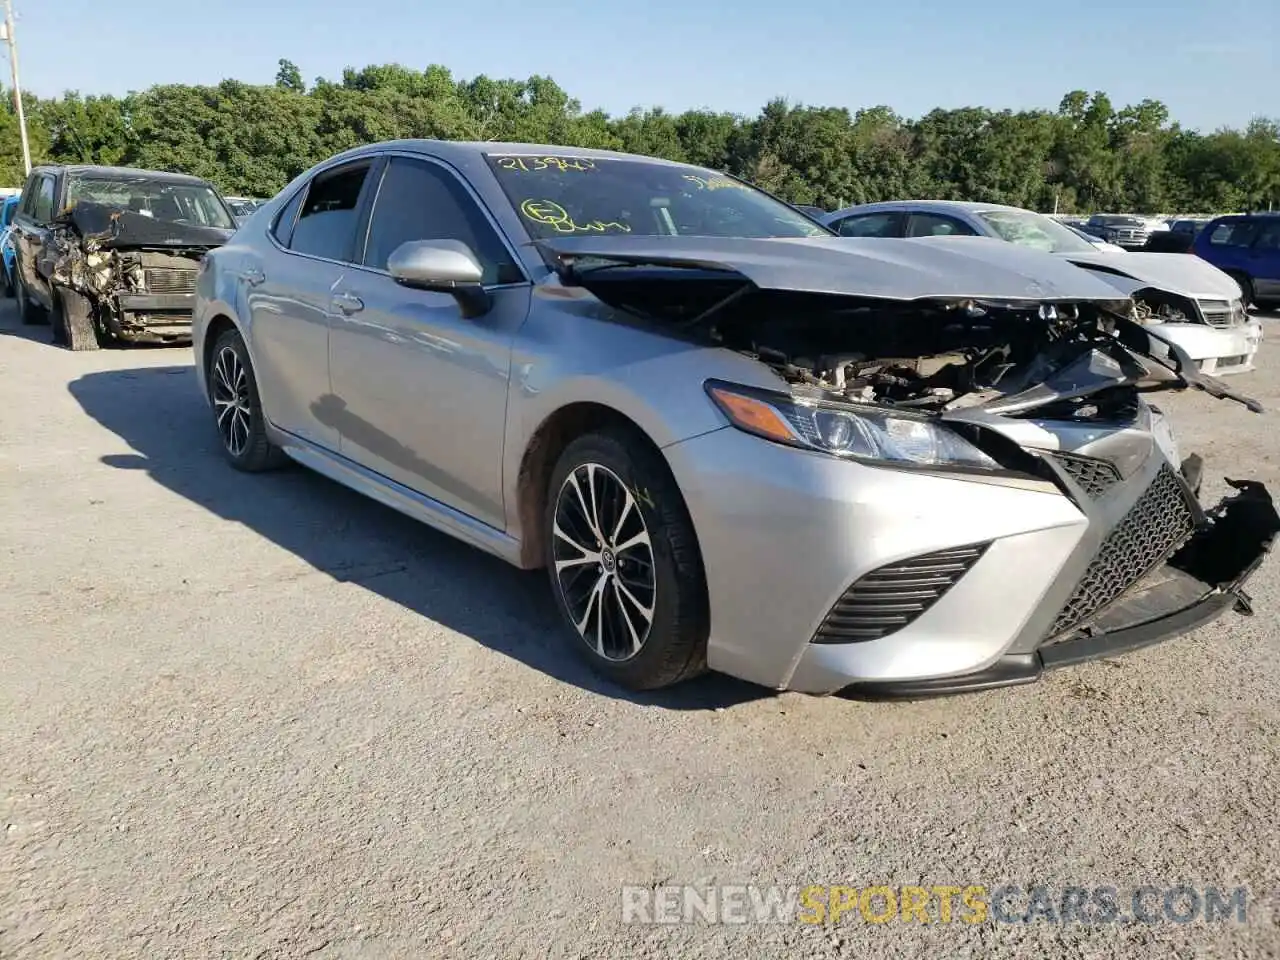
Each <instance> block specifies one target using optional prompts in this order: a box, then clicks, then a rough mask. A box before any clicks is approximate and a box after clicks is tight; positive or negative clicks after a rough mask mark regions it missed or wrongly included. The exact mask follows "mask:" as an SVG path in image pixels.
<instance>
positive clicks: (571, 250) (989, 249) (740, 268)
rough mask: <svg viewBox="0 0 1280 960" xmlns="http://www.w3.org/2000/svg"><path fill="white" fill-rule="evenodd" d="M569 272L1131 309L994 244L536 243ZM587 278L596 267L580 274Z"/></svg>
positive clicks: (1114, 296)
mask: <svg viewBox="0 0 1280 960" xmlns="http://www.w3.org/2000/svg"><path fill="white" fill-rule="evenodd" d="M535 242H536V243H537V244H538V246H539V247H540V248H541V249H542V250H543V251H544V252H546V253H549V254H551V255H552V256H553V257H555V258H556V259H557V260H558V261H559V262H560V263H561V264H562V265H568V264H572V263H573V262H574V261H576V260H578V259H579V258H586V259H602V260H608V261H613V262H617V263H630V264H635V265H638V266H655V267H682V268H689V269H705V270H718V271H726V272H732V273H736V274H738V275H740V276H741V277H743V278H744V279H745V280H747V281H749V282H750V283H752V284H753V285H755V286H756V287H758V288H760V289H765V290H788V291H798V292H807V293H827V294H836V295H840V296H853V297H869V298H876V299H883V300H925V299H928V300H967V299H974V300H1023V301H1050V302H1063V301H1095V302H1103V303H1124V302H1125V301H1127V300H1128V297H1127V296H1126V295H1123V294H1119V295H1118V291H1117V289H1116V287H1115V285H1114V284H1112V283H1109V282H1107V281H1106V280H1105V279H1103V278H1101V277H1098V276H1096V275H1095V274H1093V273H1092V272H1088V271H1085V270H1081V269H1079V268H1077V267H1076V266H1075V265H1074V264H1072V263H1071V262H1070V261H1068V260H1065V259H1064V258H1062V257H1059V256H1056V255H1054V254H1050V253H1044V252H1041V251H1039V250H1031V249H1028V248H1026V247H1020V246H1018V245H1016V244H1012V243H1006V242H1005V241H1003V240H994V239H991V238H989V237H920V238H913V239H909V240H908V239H902V240H899V239H885V238H879V237H877V238H859V237H813V238H803V239H748V238H740V237H668V236H636V235H625V234H624V235H605V236H594V237H564V238H560V237H555V238H551V239H547V240H539V241H535ZM577 266H580V268H581V269H582V270H583V271H584V272H585V271H589V270H590V269H591V266H587V265H577Z"/></svg>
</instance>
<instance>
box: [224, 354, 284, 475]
mask: <svg viewBox="0 0 1280 960" xmlns="http://www.w3.org/2000/svg"><path fill="white" fill-rule="evenodd" d="M205 379H206V381H207V383H208V386H209V402H210V404H211V405H212V407H213V416H214V424H215V426H216V427H217V429H218V439H219V440H220V441H221V442H222V453H223V456H225V457H226V458H227V460H228V461H230V463H231V465H232V466H233V467H235V468H236V469H237V470H243V471H245V472H246V473H259V472H261V471H263V470H272V469H275V468H276V467H279V466H282V465H283V464H284V463H285V462H286V459H287V458H286V457H285V455H284V452H283V451H281V449H280V448H279V447H277V446H276V445H275V444H273V443H272V442H271V441H270V440H269V439H267V425H266V418H265V417H264V416H263V413H262V401H261V399H259V397H258V381H257V379H256V378H255V377H254V373H253V363H252V362H251V361H250V359H249V350H248V348H247V347H246V346H245V344H244V339H243V338H242V337H241V336H240V332H239V331H238V330H234V329H232V330H227V331H226V332H224V333H223V334H222V335H221V336H219V337H218V339H217V341H216V342H215V343H214V345H213V353H212V357H211V359H210V362H209V369H208V371H206V376H205Z"/></svg>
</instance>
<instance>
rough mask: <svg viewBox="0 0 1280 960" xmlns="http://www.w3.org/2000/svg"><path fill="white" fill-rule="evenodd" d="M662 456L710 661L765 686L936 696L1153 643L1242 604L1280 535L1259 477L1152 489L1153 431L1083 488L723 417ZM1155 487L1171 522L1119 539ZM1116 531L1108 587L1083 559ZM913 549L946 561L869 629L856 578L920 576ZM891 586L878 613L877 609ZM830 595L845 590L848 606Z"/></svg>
mask: <svg viewBox="0 0 1280 960" xmlns="http://www.w3.org/2000/svg"><path fill="white" fill-rule="evenodd" d="M664 452H665V453H666V455H667V459H668V462H669V464H670V465H671V468H672V471H673V473H674V474H675V476H676V480H677V482H678V483H679V485H680V488H681V490H682V491H683V492H684V494H685V499H686V502H687V504H688V507H689V512H690V515H691V517H692V519H693V522H694V526H695V528H696V530H697V534H698V541H699V546H700V548H701V551H702V555H703V561H704V568H705V570H706V577H707V587H708V599H709V603H710V613H711V618H710V619H711V631H710V637H709V642H708V665H709V666H710V667H711V668H712V669H714V670H719V671H721V672H724V673H728V674H731V675H733V676H737V677H740V678H742V679H745V680H749V681H751V682H754V683H759V684H762V685H764V686H769V687H773V688H776V689H792V690H798V691H803V692H808V693H834V692H836V691H839V690H843V689H845V688H850V687H852V688H853V689H854V690H855V691H858V692H861V693H864V694H868V695H898V696H924V695H930V694H936V693H952V692H958V691H960V690H973V689H983V688H985V687H990V686H1002V685H1006V684H1009V683H1020V682H1027V681H1030V680H1034V679H1036V677H1038V676H1039V674H1040V673H1041V672H1042V671H1043V670H1045V669H1048V668H1050V667H1053V666H1059V665H1063V664H1066V663H1071V662H1076V661H1078V660H1081V659H1088V658H1092V657H1097V656H1104V655H1109V654H1111V653H1115V652H1118V651H1120V650H1123V649H1129V648H1132V647H1136V646H1143V645H1146V644H1148V643H1153V642H1156V641H1157V640H1161V639H1164V638H1166V637H1169V636H1173V635H1175V634H1179V633H1183V632H1186V631H1187V630H1190V629H1193V628H1195V627H1197V626H1200V625H1201V624H1203V623H1206V622H1208V621H1209V620H1211V619H1213V618H1214V617H1216V616H1218V615H1219V614H1221V613H1222V612H1223V611H1225V610H1227V609H1228V608H1230V607H1232V606H1233V605H1235V606H1237V607H1241V608H1242V607H1243V606H1246V605H1247V600H1246V599H1245V595H1244V593H1243V589H1242V585H1243V583H1244V582H1245V580H1246V579H1247V577H1248V576H1249V575H1250V573H1252V571H1253V569H1255V568H1256V567H1257V565H1258V563H1259V562H1260V561H1261V558H1262V556H1263V555H1264V554H1265V553H1266V552H1267V550H1268V549H1269V548H1270V545H1271V542H1272V541H1273V540H1274V538H1275V536H1276V535H1277V532H1280V514H1277V512H1276V510H1275V508H1274V506H1273V505H1272V503H1271V499H1270V497H1269V495H1268V494H1267V492H1266V491H1265V489H1263V488H1261V487H1260V486H1255V485H1249V486H1248V488H1247V489H1246V490H1244V491H1242V492H1241V493H1240V494H1238V495H1237V496H1236V497H1235V498H1233V499H1231V500H1229V501H1228V503H1227V504H1226V505H1225V506H1223V507H1222V508H1221V510H1220V511H1219V510H1217V509H1215V511H1210V512H1209V513H1208V514H1207V515H1206V514H1205V513H1204V512H1203V511H1201V510H1200V508H1199V507H1198V505H1195V504H1194V496H1193V494H1192V493H1191V487H1194V486H1195V483H1194V482H1192V483H1191V484H1190V486H1189V485H1188V482H1187V481H1188V480H1191V478H1187V479H1186V480H1184V479H1177V480H1176V481H1172V482H1173V484H1174V487H1170V483H1171V481H1170V479H1169V478H1170V476H1171V475H1173V476H1175V477H1176V476H1177V475H1176V474H1174V472H1173V470H1172V469H1171V468H1170V466H1169V464H1168V461H1167V460H1166V459H1165V455H1164V454H1163V453H1162V452H1161V450H1160V449H1159V447H1158V445H1157V444H1155V442H1154V441H1153V442H1152V443H1151V452H1150V455H1149V457H1148V459H1147V461H1146V462H1145V463H1144V464H1142V465H1140V466H1138V467H1137V468H1136V469H1134V470H1133V471H1132V472H1130V474H1129V475H1128V476H1127V477H1124V478H1123V479H1121V480H1117V481H1116V482H1115V484H1114V486H1113V487H1111V488H1109V489H1108V490H1107V491H1106V492H1096V494H1095V495H1096V500H1092V499H1091V495H1090V494H1087V493H1086V492H1085V488H1084V487H1083V486H1080V487H1076V486H1073V485H1071V484H1068V485H1066V486H1063V487H1061V488H1060V486H1059V485H1058V484H1055V483H1051V482H1049V481H1018V480H1013V479H1009V480H1004V481H998V480H996V478H992V477H983V478H974V477H968V478H965V477H960V476H954V475H950V476H944V475H940V474H937V473H924V472H917V471H909V470H899V469H889V468H879V467H869V466H865V465H861V464H857V463H849V462H842V461H839V460H837V459H836V458H833V457H828V456H825V455H821V454H816V453H807V452H804V451H799V450H793V449H790V448H786V447H780V446H777V445H774V444H770V443H767V442H765V441H761V440H758V439H756V438H754V437H750V436H747V435H745V434H743V433H741V432H740V431H737V430H735V429H733V428H731V427H726V428H724V429H721V430H718V431H714V432H712V433H709V434H705V435H703V436H700V437H696V438H694V439H691V440H687V441H684V442H682V443H678V444H675V445H672V446H670V447H667V448H666V449H665V451H664ZM1189 459H1190V460H1191V461H1192V462H1195V458H1189ZM1157 479H1159V480H1160V481H1161V484H1162V485H1157V483H1156V481H1157ZM1086 482H1089V483H1091V482H1093V481H1092V480H1089V479H1088V478H1086ZM1157 486H1159V489H1161V490H1163V491H1164V493H1165V495H1166V501H1165V506H1167V505H1168V500H1167V497H1168V496H1169V495H1171V494H1170V491H1171V490H1172V491H1173V494H1172V495H1175V496H1176V497H1180V498H1183V499H1184V500H1185V504H1184V508H1183V509H1184V513H1183V514H1181V515H1180V516H1181V521H1180V522H1184V523H1185V529H1178V530H1171V531H1164V532H1163V534H1162V535H1166V534H1167V536H1165V539H1164V540H1159V538H1157V539H1156V540H1155V541H1151V542H1150V543H1148V542H1145V541H1143V542H1139V541H1132V542H1130V540H1126V538H1131V536H1132V530H1129V529H1128V528H1126V526H1125V523H1126V521H1128V520H1131V518H1132V517H1133V515H1134V514H1135V513H1142V512H1143V511H1144V510H1145V511H1147V514H1151V505H1150V503H1149V501H1150V499H1151V491H1152V490H1153V489H1156V488H1157ZM1175 487H1176V490H1175V489H1174V488H1175ZM1066 489H1070V490H1072V491H1073V495H1072V496H1067V495H1066V494H1065V493H1064V490H1066ZM1144 504H1146V506H1144ZM1154 516H1155V517H1156V518H1157V520H1158V519H1159V518H1160V517H1162V516H1164V514H1163V513H1161V512H1160V511H1159V510H1157V511H1155V513H1154ZM1196 525H1198V527H1199V530H1198V532H1196V533H1195V534H1194V535H1192V536H1191V538H1190V540H1187V536H1188V535H1190V534H1191V531H1192V530H1193V529H1195V526H1196ZM1131 526H1132V524H1131V523H1130V527H1131ZM1126 530H1128V532H1125V531H1126ZM1112 534H1114V535H1115V536H1111V535H1112ZM1116 537H1119V538H1120V541H1121V542H1120V544H1119V546H1120V547H1124V548H1126V549H1127V548H1130V547H1132V548H1135V549H1136V550H1137V551H1138V552H1137V554H1135V556H1137V555H1140V557H1141V559H1140V560H1139V561H1138V563H1139V564H1140V566H1141V568H1140V569H1139V568H1138V567H1136V566H1134V564H1127V565H1126V563H1122V562H1120V561H1119V560H1117V561H1115V562H1116V563H1118V564H1119V566H1115V565H1114V564H1113V566H1114V567H1115V569H1116V570H1117V571H1118V574H1117V577H1116V584H1117V585H1116V586H1115V588H1114V589H1112V587H1111V586H1108V585H1107V584H1106V583H1104V584H1102V585H1101V586H1100V587H1099V585H1098V584H1097V583H1094V582H1091V581H1090V578H1091V577H1093V578H1095V579H1096V578H1097V572H1098V569H1099V562H1100V559H1105V555H1106V553H1107V551H1108V550H1110V551H1111V554H1113V555H1115V556H1117V557H1121V558H1123V557H1124V556H1126V554H1125V551H1124V550H1120V551H1119V552H1117V550H1116V549H1115V546H1116V545H1115V544H1114V543H1113V544H1111V546H1110V547H1109V546H1108V538H1110V539H1111V540H1115V539H1116ZM1175 541H1176V542H1175ZM1184 543H1185V545H1182V544H1184ZM1180 545H1181V546H1180ZM1166 546H1167V549H1165V547H1166ZM1179 547H1180V548H1179ZM1175 549H1176V550H1177V552H1176V553H1174V551H1175ZM1170 554H1173V556H1170ZM922 558H923V560H922ZM1113 559H1114V558H1113ZM913 562H924V563H925V564H927V567H926V569H925V573H926V574H928V575H932V574H933V573H936V572H937V571H938V570H941V569H943V568H947V569H953V568H959V567H963V570H961V572H960V573H959V574H956V575H955V576H954V582H952V583H951V584H949V585H948V586H947V587H945V588H944V589H943V590H942V591H941V592H940V593H937V591H935V593H937V595H936V596H932V597H931V599H930V600H929V602H928V603H927V604H926V605H925V608H924V609H923V610H918V609H917V610H915V611H914V612H913V613H912V614H911V616H910V617H909V618H908V620H907V622H904V623H900V625H898V626H896V627H895V628H894V629H893V630H892V631H891V632H888V633H887V634H885V635H877V634H876V632H875V631H874V630H871V631H867V630H866V629H865V628H866V627H867V624H868V622H870V621H868V620H867V619H866V610H867V605H866V603H865V602H864V601H865V597H864V598H862V599H859V598H858V597H857V596H856V595H854V594H855V592H856V591H855V588H857V587H858V585H859V584H864V585H866V584H870V585H871V588H872V589H873V590H880V591H886V590H892V589H896V587H895V581H893V578H895V577H897V578H901V577H910V576H913V575H914V574H915V573H919V572H920V571H919V570H918V569H912V568H911V564H912V563H913ZM1149 568H1154V569H1149ZM885 571H888V574H885ZM869 574H870V575H872V576H868V575H869ZM877 577H881V581H880V582H873V581H876V578H877ZM1135 581H1136V582H1135ZM896 582H897V583H898V584H901V583H902V582H903V581H901V580H900V579H899V580H898V581H896ZM851 585H852V586H851ZM908 585H911V584H910V583H909V584H908ZM915 585H916V586H919V584H918V583H917V584H915ZM1086 587H1087V588H1088V589H1086ZM1082 591H1084V592H1085V594H1087V595H1088V598H1089V602H1088V603H1083V602H1082V601H1081V599H1080V597H1081V592H1082ZM851 596H852V600H851V599H850V598H851ZM875 596H877V597H878V598H879V601H884V599H885V597H886V596H887V594H885V593H883V592H882V593H880V594H876V595H875ZM899 599H901V597H900V596H899V595H896V594H895V595H894V596H892V597H889V600H890V601H892V602H891V603H890V604H889V605H888V606H887V607H886V606H881V607H879V608H876V609H877V610H878V611H880V612H884V611H886V610H887V611H889V612H890V613H892V612H893V611H894V610H896V609H899V608H897V607H895V606H894V603H895V602H896V601H897V600H899ZM1095 601H1096V602H1095ZM842 603H843V604H845V605H846V606H848V605H850V604H852V607H853V608H856V607H858V605H859V604H860V603H861V604H862V607H861V608H860V613H859V612H858V611H854V613H857V616H854V613H851V612H850V609H852V608H850V609H843V610H842V608H841V604H842ZM1073 604H1074V605H1075V606H1073ZM917 606H918V605H917ZM1077 608H1079V610H1077ZM901 609H905V607H903V608H901ZM1069 611H1075V612H1080V611H1083V612H1081V614H1080V616H1079V617H1076V616H1075V613H1072V616H1066V614H1067V613H1068V612H1069ZM829 614H831V617H829ZM858 616H861V617H862V619H858ZM833 620H834V622H835V623H836V625H837V627H836V629H835V634H834V635H830V634H831V630H830V629H829V627H830V624H831V623H832V622H833ZM1076 621H1078V622H1079V623H1081V624H1084V625H1085V626H1087V628H1088V630H1087V631H1086V630H1081V629H1077V627H1076ZM850 624H853V626H852V627H850V626H849V625H850ZM841 625H843V627H844V628H847V632H846V633H845V635H844V636H840V635H839V632H840V628H841ZM859 630H862V631H863V632H862V634H859ZM823 631H827V633H826V634H824V633H823ZM815 640H817V641H818V642H814V641H815Z"/></svg>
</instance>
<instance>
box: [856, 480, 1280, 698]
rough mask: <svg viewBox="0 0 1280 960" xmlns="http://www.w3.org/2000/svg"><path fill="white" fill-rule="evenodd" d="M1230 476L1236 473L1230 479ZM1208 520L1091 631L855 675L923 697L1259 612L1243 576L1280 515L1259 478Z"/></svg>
mask: <svg viewBox="0 0 1280 960" xmlns="http://www.w3.org/2000/svg"><path fill="white" fill-rule="evenodd" d="M1228 482H1231V481H1228ZM1232 485H1233V486H1236V487H1237V489H1238V490H1239V492H1238V493H1237V494H1236V495H1234V496H1232V497H1229V498H1227V499H1226V500H1224V501H1223V502H1222V504H1220V505H1219V506H1218V507H1217V508H1215V509H1214V510H1213V511H1210V514H1209V516H1210V517H1211V518H1213V519H1212V523H1211V525H1207V526H1205V527H1203V528H1202V529H1201V530H1200V531H1199V532H1198V533H1197V534H1196V535H1195V536H1194V537H1193V538H1192V539H1191V540H1190V541H1188V543H1187V544H1186V545H1185V546H1184V547H1183V548H1182V549H1180V550H1179V551H1178V552H1177V553H1175V554H1174V555H1173V556H1172V557H1170V558H1169V560H1168V561H1166V562H1165V563H1164V564H1162V565H1161V566H1160V567H1159V568H1157V569H1156V570H1155V571H1153V572H1152V573H1151V574H1149V575H1147V576H1146V577H1144V578H1143V579H1142V580H1140V581H1139V582H1138V583H1137V584H1135V585H1134V586H1133V587H1132V588H1130V589H1129V590H1128V591H1126V592H1125V593H1124V594H1122V595H1121V597H1120V598H1119V599H1117V600H1116V601H1115V603H1114V604H1113V605H1112V606H1111V607H1109V608H1108V609H1107V611H1106V612H1105V613H1104V615H1103V616H1101V617H1100V618H1099V619H1098V620H1097V621H1096V622H1095V623H1093V624H1092V625H1091V626H1090V628H1089V629H1088V630H1087V631H1080V632H1078V633H1076V634H1074V635H1072V636H1070V637H1068V638H1065V639H1061V640H1058V641H1055V642H1050V643H1047V644H1045V645H1043V646H1041V647H1039V648H1038V649H1036V650H1035V651H1033V652H1031V653H1024V654H1009V655H1006V656H1003V657H1001V658H1000V659H999V660H997V661H995V662H994V663H992V664H991V665H990V666H988V667H986V668H984V669H982V670H978V671H974V672H973V673H970V674H963V675H960V676H952V677H935V678H929V679H923V680H916V681H905V682H900V683H861V684H859V683H855V684H852V685H850V687H849V692H850V693H854V694H856V695H860V696H864V697H868V698H883V699H919V698H924V697H933V696H941V695H946V694H954V693H968V692H975V691H979V690H989V689H993V688H995V687H1006V686H1013V685H1017V684H1023V683H1033V682H1034V681H1036V680H1038V679H1040V676H1041V674H1043V673H1044V672H1045V671H1047V670H1053V669H1056V668H1059V667H1065V666H1070V665H1071V664H1075V663H1082V662H1084V661H1086V660H1096V659H1098V658H1100V657H1110V656H1115V655H1116V654H1120V653H1126V652H1128V651H1130V650H1137V649H1140V648H1141V647H1147V646H1151V645H1152V644H1156V643H1159V642H1161V641H1162V640H1168V639H1170V638H1172V637H1176V636H1180V635H1181V634H1184V633H1188V632H1190V631H1192V630H1195V629H1196V628H1198V627H1202V626H1204V625H1206V624H1208V623H1211V622H1213V621H1214V620H1216V619H1217V618H1218V617H1220V616H1222V615H1223V614H1224V613H1226V612H1227V611H1228V610H1230V609H1233V608H1234V609H1235V611H1236V612H1237V613H1240V614H1243V615H1245V616H1252V615H1253V605H1252V600H1251V598H1250V597H1249V595H1248V594H1247V593H1246V592H1245V590H1244V584H1245V582H1246V581H1247V580H1248V579H1249V577H1250V576H1252V575H1253V573H1254V571H1255V570H1257V568H1258V566H1259V565H1260V564H1261V563H1262V561H1263V559H1264V558H1265V557H1266V555H1267V554H1268V553H1269V552H1270V551H1271V547H1272V545H1273V543H1274V541H1275V538H1276V535H1277V531H1278V530H1280V515H1278V514H1277V512H1276V508H1275V506H1274V504H1273V502H1272V499H1271V496H1270V494H1269V493H1268V492H1267V491H1266V489H1265V488H1264V487H1263V486H1262V485H1261V484H1258V483H1254V482H1252V481H1245V482H1243V483H1240V484H1235V483H1232Z"/></svg>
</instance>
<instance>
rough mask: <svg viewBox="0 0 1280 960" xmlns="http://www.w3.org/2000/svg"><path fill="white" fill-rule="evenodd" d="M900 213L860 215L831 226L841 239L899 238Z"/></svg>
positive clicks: (900, 226) (900, 233) (901, 217)
mask: <svg viewBox="0 0 1280 960" xmlns="http://www.w3.org/2000/svg"><path fill="white" fill-rule="evenodd" d="M903 219H904V218H903V215H902V214H901V213H862V214H858V215H856V216H852V217H845V218H844V219H843V220H841V221H839V223H838V224H832V226H834V227H835V229H836V232H837V233H839V234H840V236H842V237H900V236H902V221H903Z"/></svg>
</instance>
